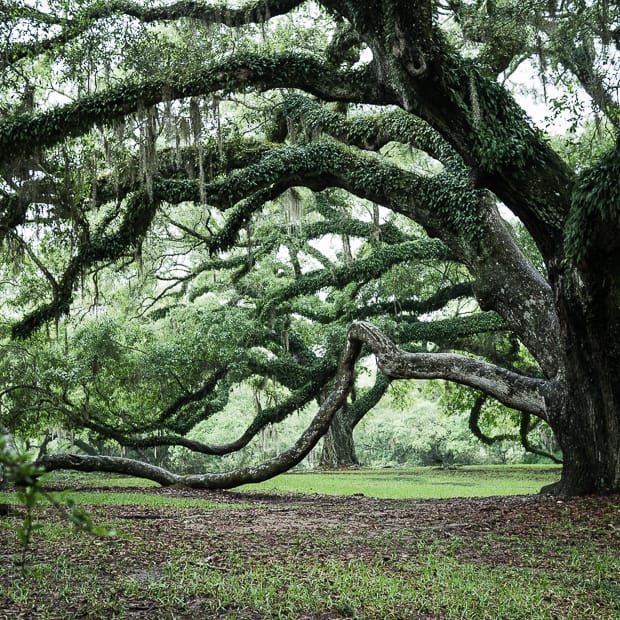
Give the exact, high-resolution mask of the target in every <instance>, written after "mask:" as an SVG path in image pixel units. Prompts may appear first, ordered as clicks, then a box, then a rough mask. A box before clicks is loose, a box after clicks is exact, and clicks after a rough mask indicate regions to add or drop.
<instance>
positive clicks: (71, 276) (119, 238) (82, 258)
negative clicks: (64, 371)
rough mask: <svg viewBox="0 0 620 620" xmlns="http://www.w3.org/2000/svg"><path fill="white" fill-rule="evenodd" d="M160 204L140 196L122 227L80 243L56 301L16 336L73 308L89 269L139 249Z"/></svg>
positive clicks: (14, 330)
mask: <svg viewBox="0 0 620 620" xmlns="http://www.w3.org/2000/svg"><path fill="white" fill-rule="evenodd" d="M155 210H156V203H155V202H154V201H152V200H149V199H147V198H146V196H141V197H137V198H136V200H134V201H131V202H130V204H128V206H127V208H126V211H125V215H124V217H123V220H122V221H121V223H120V225H119V227H118V229H117V230H116V231H114V232H111V233H106V234H101V235H97V236H95V237H94V238H93V239H91V240H90V242H87V243H85V244H83V245H82V246H80V248H79V250H78V252H77V254H76V255H75V256H73V257H72V258H71V260H70V261H69V264H68V266H67V268H66V269H65V272H64V274H63V276H62V278H61V279H60V280H59V281H58V284H57V286H56V287H54V290H53V298H52V301H51V302H49V303H47V304H45V305H43V306H40V307H39V308H37V309H36V310H34V311H32V312H31V313H30V314H28V315H26V316H25V317H24V318H23V319H21V320H20V321H18V322H17V323H15V324H14V325H13V328H12V335H13V337H14V338H26V337H28V336H29V335H30V334H31V333H33V332H34V331H35V330H36V329H37V328H38V327H40V326H41V325H42V324H43V323H45V322H46V321H49V320H52V319H55V318H58V317H60V316H62V315H64V314H66V313H67V312H68V311H69V306H70V304H71V301H72V299H73V291H74V286H75V283H76V282H77V281H78V279H79V277H80V275H81V274H82V273H83V270H84V269H85V268H88V267H90V266H93V265H96V264H97V263H100V262H103V261H105V260H115V259H117V258H119V257H121V256H123V255H124V254H125V253H126V252H127V251H128V250H129V249H131V248H135V247H136V244H137V243H139V242H140V241H141V239H142V237H143V236H144V234H145V233H146V231H147V230H148V228H149V226H150V223H151V221H152V219H153V217H154V216H155Z"/></svg>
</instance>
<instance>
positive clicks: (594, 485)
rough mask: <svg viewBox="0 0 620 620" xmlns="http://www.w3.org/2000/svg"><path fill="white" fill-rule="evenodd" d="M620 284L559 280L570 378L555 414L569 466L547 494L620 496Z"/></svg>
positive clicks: (590, 278) (586, 278)
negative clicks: (619, 299) (619, 298)
mask: <svg viewBox="0 0 620 620" xmlns="http://www.w3.org/2000/svg"><path fill="white" fill-rule="evenodd" d="M601 271H602V270H601ZM614 280H615V283H614ZM618 280H620V278H618V277H617V276H616V278H614V274H607V275H605V276H603V275H602V274H601V273H598V274H592V273H590V274H583V273H582V274H580V275H579V277H577V276H573V277H570V276H565V277H564V279H560V281H559V284H558V290H559V291H560V295H559V296H558V297H559V301H558V311H559V316H560V325H561V327H562V330H563V339H564V342H566V343H567V344H566V350H565V352H564V368H565V374H566V377H565V380H564V381H563V382H562V383H563V385H564V386H565V388H564V390H562V391H563V393H562V394H559V395H558V399H557V400H558V404H559V406H552V407H550V410H549V413H550V424H551V427H552V429H553V430H554V432H555V434H556V437H557V440H558V442H559V444H560V447H561V448H562V453H563V457H564V458H563V461H564V466H563V470H562V478H561V480H560V482H558V483H557V484H556V485H552V486H551V487H546V488H545V489H543V491H548V492H555V493H560V494H565V495H585V494H589V493H596V494H605V493H613V492H618V491H620V381H618V377H620V341H619V335H620V304H619V303H618V295H617V294H613V289H614V288H615V290H619V291H620V286H618V284H620V282H618Z"/></svg>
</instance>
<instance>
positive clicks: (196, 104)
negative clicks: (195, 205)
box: [189, 97, 207, 204]
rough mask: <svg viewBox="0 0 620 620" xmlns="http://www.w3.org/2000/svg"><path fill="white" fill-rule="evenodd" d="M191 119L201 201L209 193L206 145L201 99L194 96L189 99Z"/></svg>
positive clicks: (202, 201) (205, 199) (205, 198)
mask: <svg viewBox="0 0 620 620" xmlns="http://www.w3.org/2000/svg"><path fill="white" fill-rule="evenodd" d="M189 121H190V127H191V131H192V138H193V141H194V147H195V148H196V149H197V151H198V187H199V190H200V202H201V203H202V204H205V203H206V202H207V193H206V189H205V183H206V180H205V166H204V145H203V142H202V112H201V109H200V100H199V99H198V98H197V97H192V98H191V99H190V101H189Z"/></svg>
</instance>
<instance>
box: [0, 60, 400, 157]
mask: <svg viewBox="0 0 620 620" xmlns="http://www.w3.org/2000/svg"><path fill="white" fill-rule="evenodd" d="M369 72H370V69H369V68H368V67H361V68H359V69H353V70H344V69H337V68H335V67H333V66H332V65H329V64H327V63H324V62H322V61H321V60H319V59H317V58H316V57H314V56H304V55H300V54H294V53H282V54H261V55H257V54H251V53H240V54H236V55H232V56H229V57H228V58H226V59H224V60H222V61H221V62H219V63H216V64H212V65H208V66H206V67H202V68H199V69H196V70H194V71H188V72H175V73H173V72H168V73H167V74H158V75H155V76H150V77H148V78H146V79H144V80H142V81H140V82H136V81H129V82H125V83H122V84H119V85H116V86H113V87H110V88H109V89H108V90H105V91H103V92H99V93H94V94H90V95H85V96H83V97H81V98H80V99H78V100H76V101H75V102H72V103H69V104H66V105H60V106H56V107H54V108H52V109H50V110H48V111H45V112H40V113H35V114H31V115H28V114H22V115H19V116H17V117H13V118H10V119H8V120H5V121H3V122H0V164H5V163H7V162H10V161H11V160H13V159H14V158H15V157H20V156H27V155H31V154H33V153H35V152H36V151H37V150H38V149H40V148H42V147H49V146H52V145H54V144H58V143H59V142H61V141H62V140H64V139H65V138H68V137H70V136H78V135H82V134H84V133H86V132H87V131H89V130H90V129H91V128H92V127H94V126H95V125H97V124H106V123H111V122H113V121H115V120H118V119H121V118H123V117H125V116H127V115H129V114H133V113H135V112H137V111H139V110H141V109H144V108H148V107H150V106H153V105H155V104H157V103H161V102H164V101H170V100H175V99H184V98H187V97H192V96H200V95H207V94H209V93H214V92H220V91H224V92H231V91H234V90H241V89H246V88H257V89H259V90H263V91H264V90H272V89H276V88H299V89H302V90H305V91H307V92H309V93H311V94H313V95H316V96H318V97H321V98H323V99H326V100H335V101H340V100H344V101H354V102H369V103H374V102H377V103H383V102H384V100H385V99H386V95H385V93H384V92H383V91H381V92H379V91H377V85H376V83H375V82H373V81H372V79H370V77H371V76H370V74H369ZM387 99H388V101H385V102H386V103H389V97H388V98H387Z"/></svg>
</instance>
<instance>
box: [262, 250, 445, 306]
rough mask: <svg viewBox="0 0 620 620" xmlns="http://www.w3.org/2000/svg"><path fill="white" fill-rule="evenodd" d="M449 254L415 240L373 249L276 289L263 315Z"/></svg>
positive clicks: (309, 273)
mask: <svg viewBox="0 0 620 620" xmlns="http://www.w3.org/2000/svg"><path fill="white" fill-rule="evenodd" d="M451 258H452V254H451V253H450V251H449V250H448V249H447V248H446V246H445V245H444V244H443V243H441V242H440V241H437V240H429V239H417V240H415V241H408V242H405V243H401V244H399V245H395V246H384V247H380V248H376V249H375V250H373V252H372V253H371V255H370V256H368V257H367V258H361V259H358V260H355V261H354V262H353V263H351V264H349V265H344V266H342V267H338V268H335V269H332V270H327V269H320V270H318V271H311V272H308V273H306V274H303V275H302V276H301V277H300V278H298V279H297V280H296V281H295V282H293V283H291V284H289V285H287V286H284V287H282V288H280V289H276V290H275V291H273V292H272V293H271V294H270V295H269V300H268V301H267V302H266V303H265V305H264V306H263V309H262V312H263V313H264V314H265V313H269V312H270V311H272V310H273V309H275V308H276V307H277V306H278V304H281V303H283V302H285V301H288V300H290V299H292V298H294V297H298V296H300V295H308V294H311V293H317V292H318V291H320V290H321V289H323V288H326V287H336V288H342V287H344V286H346V285H347V284H349V283H351V282H356V283H358V284H359V283H362V282H368V281H369V280H373V279H375V278H378V277H379V276H381V275H382V274H383V273H385V271H386V270H387V269H389V268H390V267H391V266H393V265H396V264H399V263H404V262H406V261H409V260H450V259H451Z"/></svg>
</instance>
